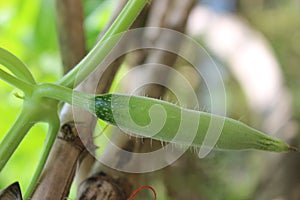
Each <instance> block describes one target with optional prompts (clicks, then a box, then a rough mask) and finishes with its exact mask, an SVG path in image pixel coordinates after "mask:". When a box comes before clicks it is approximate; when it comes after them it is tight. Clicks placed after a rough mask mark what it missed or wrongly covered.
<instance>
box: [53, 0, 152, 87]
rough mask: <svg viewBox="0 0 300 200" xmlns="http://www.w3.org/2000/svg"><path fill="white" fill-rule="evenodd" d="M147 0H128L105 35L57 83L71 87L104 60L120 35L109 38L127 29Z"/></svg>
mask: <svg viewBox="0 0 300 200" xmlns="http://www.w3.org/2000/svg"><path fill="white" fill-rule="evenodd" d="M147 2H148V0H129V2H128V3H127V4H126V6H125V7H124V9H123V10H122V11H121V13H120V15H119V16H118V17H117V19H116V20H115V21H114V23H113V24H112V25H111V26H110V28H109V29H108V30H107V32H106V33H105V35H104V36H103V37H102V38H101V40H100V41H99V42H98V43H97V44H96V46H95V47H94V48H93V49H92V50H91V51H90V52H89V54H87V56H86V57H85V58H84V59H83V60H82V61H81V62H80V63H79V64H78V65H77V66H76V67H75V68H73V70H71V71H70V72H69V73H68V74H66V75H65V76H64V77H62V78H61V79H60V80H59V81H58V82H57V83H58V84H60V85H63V86H65V87H69V88H73V87H76V85H78V84H79V83H81V82H82V81H83V80H84V79H85V78H86V77H87V76H88V75H89V74H90V73H91V72H92V71H93V70H95V69H96V67H97V66H98V65H99V64H100V63H101V62H102V61H103V60H104V58H105V56H106V55H108V53H109V52H110V51H111V49H112V48H113V47H114V46H115V45H116V44H117V43H118V42H119V40H120V39H121V36H118V37H117V38H114V39H113V40H109V39H110V38H111V37H112V36H114V35H116V34H120V33H122V32H124V31H126V30H128V29H129V27H130V25H131V24H132V23H133V21H134V20H135V18H136V17H137V16H138V15H139V13H140V12H141V10H142V9H143V8H144V6H145V5H146V4H147Z"/></svg>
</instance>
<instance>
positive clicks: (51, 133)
mask: <svg viewBox="0 0 300 200" xmlns="http://www.w3.org/2000/svg"><path fill="white" fill-rule="evenodd" d="M59 126H60V121H59V118H55V119H54V118H53V120H52V121H51V122H50V123H49V130H48V134H47V138H46V141H45V146H44V148H43V150H42V156H41V158H40V161H39V162H38V166H37V168H36V170H35V172H34V175H33V177H32V179H31V182H30V184H29V186H28V188H27V190H26V192H25V195H24V199H29V197H30V196H31V195H32V193H33V191H34V189H35V187H36V184H37V182H38V180H39V178H40V175H41V173H42V171H43V169H44V166H45V164H46V161H47V159H48V156H49V154H50V151H51V148H52V146H53V144H54V141H55V138H56V136H57V133H58V131H59Z"/></svg>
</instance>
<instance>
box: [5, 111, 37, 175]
mask: <svg viewBox="0 0 300 200" xmlns="http://www.w3.org/2000/svg"><path fill="white" fill-rule="evenodd" d="M30 120H31V113H30V112H28V110H27V109H26V108H24V106H23V108H22V110H21V112H20V114H19V116H18V118H17V120H16V121H15V123H14V124H13V125H12V127H11V128H10V129H9V131H8V132H7V133H6V135H5V136H4V138H3V140H2V141H1V143H0V171H2V169H3V167H4V166H5V164H6V163H7V161H8V160H9V158H10V157H11V155H12V154H13V152H14V151H15V150H16V149H17V147H18V146H19V144H20V142H21V141H22V139H23V138H24V136H25V135H26V133H27V132H28V131H29V130H30V128H31V127H32V126H33V125H34V123H33V122H31V121H30Z"/></svg>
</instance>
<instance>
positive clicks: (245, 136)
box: [94, 94, 294, 152]
mask: <svg viewBox="0 0 300 200" xmlns="http://www.w3.org/2000/svg"><path fill="white" fill-rule="evenodd" d="M94 100H95V104H94V105H95V114H96V115H97V116H98V118H100V119H102V120H104V121H106V122H108V123H110V124H112V125H115V126H118V127H120V128H121V129H122V130H124V131H126V132H128V133H132V134H136V135H138V136H143V137H151V138H153V139H157V140H162V141H166V142H174V143H177V144H182V145H191V146H196V147H201V146H202V145H203V141H204V139H205V135H206V133H207V130H208V129H209V125H210V122H211V121H220V122H222V125H223V127H222V129H221V134H219V137H218V140H217V142H216V144H215V146H214V147H213V148H215V149H223V150H245V149H257V150H264V151H274V152H284V151H292V150H294V149H293V148H291V147H290V146H289V145H287V144H286V143H285V142H283V141H281V140H279V139H276V138H274V137H271V136H268V135H266V134H264V133H262V132H260V131H258V130H255V129H253V128H251V127H249V126H247V125H246V124H244V123H242V122H240V121H237V120H234V119H230V118H226V117H221V116H217V115H213V114H210V113H206V112H200V111H194V110H189V109H185V108H181V107H179V106H177V105H175V104H171V103H168V102H165V101H161V100H157V99H152V98H147V97H140V96H129V95H121V94H104V95H99V96H96V97H95V99H94ZM155 123H156V125H155ZM183 123H184V126H182V124H183ZM195 125H196V127H195ZM182 127H185V128H184V129H182ZM193 130H195V131H193Z"/></svg>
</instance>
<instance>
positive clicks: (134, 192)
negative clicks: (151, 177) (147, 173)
mask: <svg viewBox="0 0 300 200" xmlns="http://www.w3.org/2000/svg"><path fill="white" fill-rule="evenodd" d="M142 189H150V190H151V191H152V192H153V195H154V200H156V192H155V189H154V188H153V187H151V186H150V185H142V186H141V187H139V188H138V189H136V190H135V191H133V193H132V194H131V195H130V197H129V198H128V199H127V200H132V199H133V198H134V197H135V195H136V194H137V193H139V192H140V191H141V190H142Z"/></svg>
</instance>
